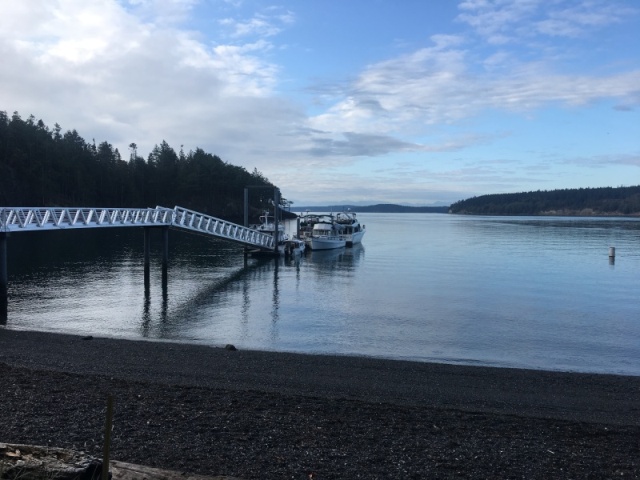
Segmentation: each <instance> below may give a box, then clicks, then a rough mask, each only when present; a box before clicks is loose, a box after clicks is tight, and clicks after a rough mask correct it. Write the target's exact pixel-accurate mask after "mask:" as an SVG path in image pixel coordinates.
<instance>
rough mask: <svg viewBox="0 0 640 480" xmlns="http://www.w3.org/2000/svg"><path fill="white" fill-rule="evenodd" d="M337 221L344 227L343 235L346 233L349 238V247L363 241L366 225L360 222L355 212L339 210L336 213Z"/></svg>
mask: <svg viewBox="0 0 640 480" xmlns="http://www.w3.org/2000/svg"><path fill="white" fill-rule="evenodd" d="M336 223H337V224H338V225H341V226H342V227H343V228H342V235H344V236H345V238H346V240H347V247H353V246H354V245H356V244H358V243H360V242H362V237H364V233H365V226H364V225H361V224H360V222H359V221H358V219H357V218H356V214H355V213H354V212H352V211H351V210H348V211H346V212H339V213H338V214H337V215H336Z"/></svg>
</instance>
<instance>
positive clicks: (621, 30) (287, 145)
mask: <svg viewBox="0 0 640 480" xmlns="http://www.w3.org/2000/svg"><path fill="white" fill-rule="evenodd" d="M0 111H5V112H7V113H8V115H9V116H11V115H12V114H13V112H15V111H17V112H18V113H19V114H20V115H21V117H22V118H23V119H26V118H27V117H28V116H29V115H33V116H34V117H36V119H42V120H43V121H44V123H45V124H46V125H48V126H49V127H50V128H53V126H54V124H55V123H58V124H59V125H60V126H61V127H62V130H63V131H67V130H73V129H75V130H77V131H78V133H79V134H80V135H81V136H82V137H83V138H84V139H85V140H87V141H92V140H95V141H96V143H101V142H103V141H107V142H109V143H110V144H112V145H113V146H114V147H115V148H118V150H119V152H120V154H121V155H122V157H123V158H124V159H127V160H128V159H129V157H130V155H131V149H130V148H129V145H130V144H131V143H135V144H136V145H137V153H138V155H141V156H143V157H144V158H146V157H147V156H148V154H149V153H150V152H151V150H152V148H153V147H154V146H155V145H159V144H160V143H162V141H166V142H167V143H168V144H169V145H170V146H171V147H173V148H174V149H175V150H176V152H178V151H180V149H182V150H183V151H184V152H189V151H190V150H195V149H196V148H202V149H203V150H204V151H205V152H208V153H211V154H215V155H218V156H219V157H220V158H221V159H222V160H223V161H225V162H227V163H230V164H233V165H238V166H242V167H244V168H245V169H246V170H247V171H249V172H252V171H254V169H257V170H258V171H259V172H260V173H262V174H263V175H264V176H265V177H267V178H268V179H269V180H270V181H271V182H272V183H273V184H275V185H277V186H278V187H279V188H280V190H281V194H282V196H283V197H284V198H286V199H288V200H289V201H292V202H293V205H294V206H312V205H329V204H330V205H336V204H355V205H358V204H364V205H370V204H376V203H396V204H403V205H436V204H440V205H448V204H450V203H452V202H455V201H458V200H462V199H465V198H469V197H473V196H478V195H484V194H491V193H511V192H523V191H532V190H554V189H561V188H587V187H607V186H610V187H617V186H623V185H624V186H630V185H639V184H640V1H638V0H460V1H455V0H430V1H426V0H322V1H320V0H282V1H277V0H274V1H270V0H20V1H10V0H0Z"/></svg>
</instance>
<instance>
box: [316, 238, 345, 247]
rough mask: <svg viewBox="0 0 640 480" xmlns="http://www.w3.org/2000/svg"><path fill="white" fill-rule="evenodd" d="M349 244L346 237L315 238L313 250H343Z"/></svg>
mask: <svg viewBox="0 0 640 480" xmlns="http://www.w3.org/2000/svg"><path fill="white" fill-rule="evenodd" d="M346 244H347V240H346V238H344V237H326V238H322V237H313V238H311V250H333V249H335V248H342V247H344V246H345V245H346Z"/></svg>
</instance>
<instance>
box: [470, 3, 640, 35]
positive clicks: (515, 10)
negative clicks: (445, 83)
mask: <svg viewBox="0 0 640 480" xmlns="http://www.w3.org/2000/svg"><path fill="white" fill-rule="evenodd" d="M459 9H460V12H461V13H460V14H459V15H458V21H460V22H463V23H466V24H468V25H470V26H471V27H472V28H473V29H474V30H475V32H476V33H477V34H479V35H481V36H482V37H484V38H485V39H486V40H487V41H488V42H489V43H491V44H505V43H510V42H519V41H522V40H528V39H531V38H532V37H533V36H536V35H542V36H551V37H580V36H584V35H586V34H587V33H588V32H590V31H592V30H594V29H597V28H602V27H605V26H609V25H613V24H616V23H619V22H621V21H623V20H624V19H625V18H626V17H628V16H631V15H637V14H638V12H639V10H638V9H635V8H631V7H628V6H626V5H623V4H620V3H619V2H613V1H611V0H580V1H567V0H555V1H550V0H509V1H505V0H481V1H480V0H467V1H463V2H461V3H460V5H459Z"/></svg>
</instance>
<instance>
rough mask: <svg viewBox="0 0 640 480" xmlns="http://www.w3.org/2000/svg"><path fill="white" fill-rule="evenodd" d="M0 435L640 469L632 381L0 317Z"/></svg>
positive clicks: (334, 472)
mask: <svg viewBox="0 0 640 480" xmlns="http://www.w3.org/2000/svg"><path fill="white" fill-rule="evenodd" d="M0 379H1V380H0V384H1V385H2V393H3V395H2V402H3V405H2V409H0V442H6V443H25V444H37V445H49V446H52V447H60V448H69V449H74V450H79V451H85V452H87V453H89V454H95V455H96V456H98V457H99V456H100V455H101V451H102V450H101V449H102V434H103V432H102V430H103V426H104V413H105V408H106V398H107V396H108V395H113V397H114V399H115V408H114V410H115V414H114V424H113V436H112V458H113V459H116V460H120V461H124V462H131V463H135V464H142V465H149V466H151V467H156V468H166V469H172V470H178V471H183V472H188V473H190V474H201V475H226V476H232V477H238V478H243V479H264V478H292V479H308V478H314V479H338V478H340V479H343V478H366V479H387V478H614V477H615V478H618V477H622V478H640V377H622V376H615V375H588V374H569V373H559V372H539V371H530V370H510V369H492V368H483V367H464V366H452V365H438V364H421V363H414V362H397V361H388V360H376V359H366V358H357V357H329V356H314V355H295V354H284V353H270V352H248V351H241V350H239V351H229V350H225V349H224V348H209V347H200V346H194V345H185V344H176V343H163V342H134V341H126V340H114V339H99V338H96V339H91V340H88V339H87V340H83V339H82V338H81V337H77V336H69V335H57V334H48V333H38V332H20V331H11V330H7V329H0Z"/></svg>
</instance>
